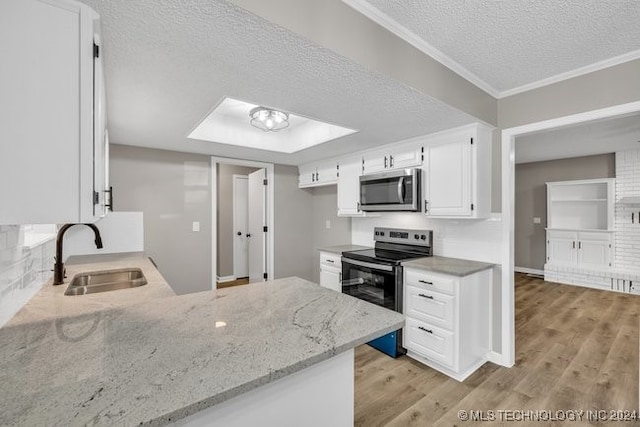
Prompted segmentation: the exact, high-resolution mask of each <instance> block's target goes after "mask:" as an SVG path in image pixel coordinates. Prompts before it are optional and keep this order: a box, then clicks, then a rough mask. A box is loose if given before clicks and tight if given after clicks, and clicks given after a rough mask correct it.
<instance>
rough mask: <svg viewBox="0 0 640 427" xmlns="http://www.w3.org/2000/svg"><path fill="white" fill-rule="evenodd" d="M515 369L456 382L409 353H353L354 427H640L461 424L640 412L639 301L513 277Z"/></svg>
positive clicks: (493, 369) (492, 369)
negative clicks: (488, 414) (485, 414)
mask: <svg viewBox="0 0 640 427" xmlns="http://www.w3.org/2000/svg"><path fill="white" fill-rule="evenodd" d="M515 290H516V293H515V302H516V364H515V366H514V367H512V368H504V367H501V366H498V365H494V364H492V363H486V364H485V365H484V366H483V367H482V368H480V369H479V370H478V371H477V372H475V373H474V374H473V375H471V377H469V378H468V379H467V380H466V381H464V382H462V383H460V382H457V381H455V380H453V379H450V378H448V377H447V376H445V375H443V374H440V373H438V372H436V371H434V370H433V369H430V368H428V367H426V366H424V365H422V364H420V363H418V362H416V361H414V360H413V359H410V358H408V357H406V356H403V357H400V358H398V359H395V360H394V359H392V358H390V357H388V356H386V355H384V354H383V353H380V352H379V351H377V350H375V349H373V348H371V347H369V346H367V345H363V346H361V347H358V348H357V349H356V360H355V425H356V426H366V427H370V426H383V425H390V426H420V427H427V426H456V425H457V426H473V425H511V426H513V425H535V426H547V425H550V426H553V425H573V426H580V425H624V426H640V422H638V421H627V422H618V423H613V422H596V421H595V420H591V421H588V420H587V416H586V414H585V415H584V418H583V420H582V421H576V422H559V421H556V422H540V421H537V422H532V421H521V422H515V421H508V420H506V419H503V420H496V421H492V422H489V421H484V422H472V421H466V422H462V421H461V420H460V419H459V418H458V411H459V410H467V411H470V410H484V411H488V410H493V411H498V410H514V411H515V410H517V411H520V410H522V411H527V410H533V411H536V410H549V411H555V410H570V409H571V410H584V411H585V412H586V411H589V410H607V411H609V410H630V411H633V410H635V411H637V410H638V409H639V408H638V363H639V360H638V352H639V332H640V329H639V319H640V317H639V315H640V297H639V296H634V295H628V294H621V293H614V292H609V291H599V290H594V289H588V288H581V287H577V286H570V285H560V284H556V283H550V282H545V281H544V280H542V279H537V278H530V277H527V276H526V275H523V274H517V275H516V280H515Z"/></svg>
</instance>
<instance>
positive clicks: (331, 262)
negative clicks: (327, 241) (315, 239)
mask: <svg viewBox="0 0 640 427" xmlns="http://www.w3.org/2000/svg"><path fill="white" fill-rule="evenodd" d="M320 286H323V287H325V288H328V289H331V290H334V291H336V292H342V260H341V256H340V255H337V254H334V253H330V252H320Z"/></svg>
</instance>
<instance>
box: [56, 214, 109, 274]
mask: <svg viewBox="0 0 640 427" xmlns="http://www.w3.org/2000/svg"><path fill="white" fill-rule="evenodd" d="M74 225H86V226H87V227H89V228H90V229H91V230H93V234H94V235H95V240H94V242H95V244H96V248H98V249H102V237H101V236H100V230H99V229H98V227H96V226H95V225H94V224H64V225H63V226H62V227H60V230H58V235H57V236H56V261H55V264H54V265H53V284H54V285H61V284H63V283H64V275H65V268H64V263H63V262H62V241H63V238H64V233H66V232H67V230H68V229H70V228H71V227H73V226H74Z"/></svg>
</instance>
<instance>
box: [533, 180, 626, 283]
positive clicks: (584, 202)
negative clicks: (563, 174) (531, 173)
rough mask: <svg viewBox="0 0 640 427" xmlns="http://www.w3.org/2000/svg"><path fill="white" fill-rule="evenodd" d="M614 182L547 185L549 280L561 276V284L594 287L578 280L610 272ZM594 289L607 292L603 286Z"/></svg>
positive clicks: (547, 266) (550, 183) (575, 182)
mask: <svg viewBox="0 0 640 427" xmlns="http://www.w3.org/2000/svg"><path fill="white" fill-rule="evenodd" d="M614 182H615V181H614V179H611V178H607V179H589V180H579V181H561V182H548V183H547V259H546V264H545V277H546V278H547V279H548V280H550V281H558V280H559V278H558V277H557V276H558V273H559V272H561V273H562V279H561V281H562V282H563V283H572V284H576V285H584V286H590V287H594V283H595V282H589V283H587V282H585V281H584V280H582V279H581V278H582V277H583V276H589V272H593V271H603V270H610V269H611V268H612V264H613V253H614V244H613V232H614V230H613V217H614V207H613V201H614ZM569 267H570V269H569ZM570 271H574V272H575V273H574V274H575V276H574V278H575V280H572V279H571V277H570V276H571V274H569V272H570ZM595 287H603V288H606V282H602V283H600V282H598V283H597V286H595Z"/></svg>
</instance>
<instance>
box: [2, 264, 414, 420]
mask: <svg viewBox="0 0 640 427" xmlns="http://www.w3.org/2000/svg"><path fill="white" fill-rule="evenodd" d="M145 274H146V271H145ZM119 292H125V291H114V292H112V293H114V294H116V293H119ZM86 297H87V296H83V297H81V298H83V299H85V298H86ZM67 298H71V297H67ZM67 308H68V307H65V309H67ZM73 310H75V308H73V309H72V311H73ZM49 314H50V313H49V312H44V316H43V317H44V320H39V321H32V322H30V323H27V322H23V321H21V322H10V323H9V324H8V325H6V326H5V327H3V328H0V342H2V346H1V347H0V395H1V396H2V399H0V425H25V426H31V425H52V424H56V425H69V426H71V425H88V424H90V425H134V424H136V425H137V424H146V425H164V424H168V423H169V422H172V421H175V420H177V419H180V418H183V417H185V416H188V415H190V414H193V413H195V412H198V411H199V410H202V409H204V408H207V407H210V406H212V405H215V404H218V403H220V402H223V401H225V400H227V399H230V398H232V397H234V396H237V395H240V394H242V393H245V392H247V391H249V390H252V389H255V388H257V387H259V386H261V385H264V384H267V383H269V382H271V381H274V380H276V379H279V378H281V377H284V376H286V375H289V374H292V373H294V372H297V371H300V370H302V369H304V368H306V367H309V366H311V365H314V364H316V363H319V362H321V361H323V360H326V359H329V358H330V357H332V356H334V355H336V354H338V353H341V352H344V351H346V350H349V349H351V348H354V347H356V346H358V345H360V344H363V343H365V342H367V341H370V340H371V339H374V338H376V337H379V336H381V335H383V334H386V333H388V332H391V331H394V330H397V329H399V328H401V327H402V326H403V325H404V316H402V315H401V314H399V313H396V312H393V311H390V310H386V309H384V308H381V307H378V306H375V305H372V304H369V303H367V302H365V301H362V300H359V299H356V298H353V297H350V296H348V295H344V294H341V293H338V292H334V291H331V290H328V289H325V288H323V287H321V286H318V285H316V284H314V283H311V282H308V281H306V280H303V279H299V278H295V277H294V278H286V279H279V280H274V281H270V282H261V283H256V284H250V285H246V286H240V287H234V288H228V289H221V290H217V291H207V292H199V293H194V294H187V295H180V296H174V297H168V298H155V299H152V300H149V301H145V302H140V301H139V300H138V301H137V302H135V301H134V303H133V304H129V305H124V306H120V307H116V308H107V309H101V310H97V311H93V312H90V311H86V312H84V313H82V314H77V313H75V312H74V314H67V315H64V313H63V312H61V311H60V312H57V314H58V316H59V317H56V318H51V317H50V316H49ZM32 320H35V319H32Z"/></svg>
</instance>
